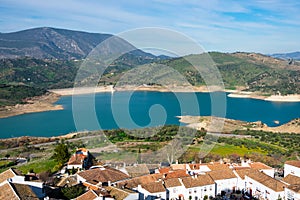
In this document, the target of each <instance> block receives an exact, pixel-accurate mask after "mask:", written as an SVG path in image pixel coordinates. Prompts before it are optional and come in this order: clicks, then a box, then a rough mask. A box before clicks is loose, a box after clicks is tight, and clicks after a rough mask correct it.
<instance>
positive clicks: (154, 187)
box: [142, 181, 166, 193]
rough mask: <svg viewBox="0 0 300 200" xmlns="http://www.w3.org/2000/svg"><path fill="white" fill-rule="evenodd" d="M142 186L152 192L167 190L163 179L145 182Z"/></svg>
mask: <svg viewBox="0 0 300 200" xmlns="http://www.w3.org/2000/svg"><path fill="white" fill-rule="evenodd" d="M142 188H144V189H145V190H147V191H148V192H150V193H158V192H165V191H166V189H165V187H164V186H163V184H162V182H161V181H159V182H152V183H148V184H144V185H142Z"/></svg>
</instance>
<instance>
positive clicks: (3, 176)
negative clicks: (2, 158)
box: [0, 169, 16, 183]
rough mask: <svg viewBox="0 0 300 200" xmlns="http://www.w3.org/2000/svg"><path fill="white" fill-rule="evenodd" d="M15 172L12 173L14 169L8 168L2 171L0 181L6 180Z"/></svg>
mask: <svg viewBox="0 0 300 200" xmlns="http://www.w3.org/2000/svg"><path fill="white" fill-rule="evenodd" d="M15 175H16V174H15V173H14V171H12V169H8V170H6V171H4V172H2V173H1V174H0V183H2V182H3V181H6V180H7V179H9V178H12V177H14V176H15Z"/></svg>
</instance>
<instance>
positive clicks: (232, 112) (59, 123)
mask: <svg viewBox="0 0 300 200" xmlns="http://www.w3.org/2000/svg"><path fill="white" fill-rule="evenodd" d="M56 104H60V105H63V107H64V110H58V111H46V112H40V113H30V114H24V115H19V116H14V117H9V118H3V119H0V138H11V137H19V136H46V137H50V136H57V135H63V134H67V133H70V132H77V131H85V130H99V129H115V128H127V129H132V128H143V127H149V126H150V127H151V126H159V125H164V124H178V125H183V124H180V122H179V121H178V118H177V117H176V116H181V115H202V116H208V115H214V116H219V117H226V118H230V119H236V120H243V121H248V122H253V121H262V122H263V123H266V124H267V125H268V126H279V125H281V124H284V123H287V122H289V121H290V120H292V119H295V118H299V117H300V102H286V103H285V102H269V101H264V100H258V99H250V98H230V97H227V94H226V93H223V92H215V93H200V92H197V93H172V92H153V91H151V92H150V91H136V92H129V91H124V92H119V91H118V92H115V93H113V94H112V93H97V94H91V95H78V96H76V97H72V96H63V97H61V98H60V99H59V100H58V101H57V102H56Z"/></svg>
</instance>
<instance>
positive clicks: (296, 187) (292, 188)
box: [287, 184, 300, 193]
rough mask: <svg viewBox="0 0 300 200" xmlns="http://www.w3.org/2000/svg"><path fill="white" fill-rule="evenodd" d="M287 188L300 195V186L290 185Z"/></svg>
mask: <svg viewBox="0 0 300 200" xmlns="http://www.w3.org/2000/svg"><path fill="white" fill-rule="evenodd" d="M287 188H288V189H290V190H293V191H294V192H296V193H300V184H295V185H289V186H288V187H287Z"/></svg>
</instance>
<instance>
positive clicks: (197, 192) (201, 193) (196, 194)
mask: <svg viewBox="0 0 300 200" xmlns="http://www.w3.org/2000/svg"><path fill="white" fill-rule="evenodd" d="M181 180H182V183H183V185H184V187H185V191H183V196H184V199H203V198H204V197H205V196H207V198H208V197H215V190H216V188H215V182H214V180H213V179H212V178H211V177H210V176H209V175H207V174H206V175H195V176H190V177H184V178H182V179H181Z"/></svg>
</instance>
